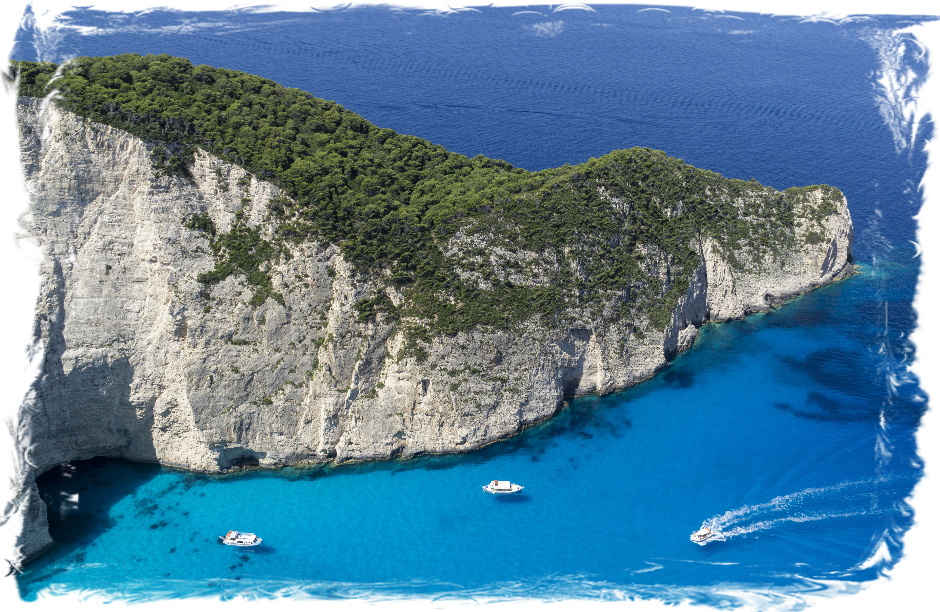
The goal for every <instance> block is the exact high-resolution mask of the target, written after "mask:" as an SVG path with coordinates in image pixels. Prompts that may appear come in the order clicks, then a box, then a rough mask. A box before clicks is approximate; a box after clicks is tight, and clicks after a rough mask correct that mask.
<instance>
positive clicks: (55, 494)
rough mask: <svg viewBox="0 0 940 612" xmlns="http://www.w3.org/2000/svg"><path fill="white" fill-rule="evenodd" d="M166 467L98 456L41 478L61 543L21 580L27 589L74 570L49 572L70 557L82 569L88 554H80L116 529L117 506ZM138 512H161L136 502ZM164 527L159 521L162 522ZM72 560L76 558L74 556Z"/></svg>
mask: <svg viewBox="0 0 940 612" xmlns="http://www.w3.org/2000/svg"><path fill="white" fill-rule="evenodd" d="M160 470H161V468H160V466H158V465H150V464H141V463H130V462H127V461H124V460H122V459H108V458H105V457H95V458H94V459H88V460H84V461H73V462H71V463H67V464H63V465H59V466H56V467H54V468H52V469H50V470H48V471H46V472H45V473H44V474H42V475H41V476H39V477H38V478H37V479H36V485H37V487H38V488H39V495H40V497H41V498H42V500H43V501H44V502H45V503H46V506H47V510H46V513H47V516H48V519H49V535H51V536H52V539H53V540H55V542H56V544H55V546H53V547H52V548H51V549H49V551H48V552H46V553H44V554H43V555H41V556H40V557H39V558H37V559H36V560H35V561H33V562H31V563H30V564H28V565H27V566H26V567H25V568H24V573H23V574H22V575H21V576H20V577H19V583H20V589H21V591H22V590H23V589H24V588H25V589H27V590H28V585H29V584H30V583H32V582H46V581H48V579H49V577H50V576H52V575H54V574H59V573H62V572H64V571H68V570H67V569H64V568H59V569H56V570H48V569H46V568H48V566H49V565H51V564H53V563H55V562H56V561H61V560H63V559H66V560H67V561H70V562H71V563H70V565H76V566H80V565H81V564H82V563H84V561H85V554H84V553H82V552H76V550H80V549H82V548H84V547H88V546H90V547H94V546H95V544H94V541H95V539H97V538H98V536H100V535H101V534H103V533H104V532H106V531H107V530H108V529H110V528H112V527H113V526H114V525H115V522H116V519H120V518H123V516H118V517H115V518H111V516H110V510H111V508H112V507H113V506H114V505H115V504H116V503H117V502H118V501H119V500H121V499H123V498H124V497H126V496H128V495H136V491H137V490H138V489H139V488H140V487H141V486H142V485H144V484H145V483H147V482H148V481H150V480H152V479H153V478H154V477H155V476H156V475H157V474H159V473H160ZM135 508H136V510H137V512H138V513H141V512H143V513H147V512H149V513H154V514H155V513H156V511H157V510H158V509H159V506H158V505H157V504H156V502H155V500H152V499H149V498H147V499H141V500H136V503H135ZM157 524H159V523H157ZM70 556H71V559H69V557H70Z"/></svg>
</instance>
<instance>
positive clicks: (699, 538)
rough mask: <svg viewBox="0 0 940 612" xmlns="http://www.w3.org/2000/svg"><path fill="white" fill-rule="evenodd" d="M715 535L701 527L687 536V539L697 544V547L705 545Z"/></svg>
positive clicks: (708, 529)
mask: <svg viewBox="0 0 940 612" xmlns="http://www.w3.org/2000/svg"><path fill="white" fill-rule="evenodd" d="M716 535H718V534H716V533H715V532H714V531H712V530H711V529H710V528H708V527H704V526H703V527H702V528H701V529H699V530H698V531H696V532H695V533H693V534H692V535H690V536H689V539H690V540H692V541H693V542H695V543H696V544H698V545H699V546H705V543H706V542H708V541H709V540H711V539H712V538H714V537H715V536H716Z"/></svg>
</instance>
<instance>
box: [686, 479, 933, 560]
mask: <svg viewBox="0 0 940 612" xmlns="http://www.w3.org/2000/svg"><path fill="white" fill-rule="evenodd" d="M918 477H919V472H911V473H909V474H897V475H892V476H876V477H872V478H866V479H863V480H853V481H846V482H840V483H838V484H835V485H831V486H828V487H814V488H809V489H803V490H802V491H797V492H795V493H790V494H788V495H780V496H778V497H775V498H773V499H772V500H770V501H769V502H766V503H763V504H756V505H747V506H742V507H740V508H736V509H734V510H728V511H727V512H725V513H724V514H719V515H716V516H713V517H712V518H710V519H707V520H706V521H705V522H704V523H702V527H708V528H710V529H711V530H712V531H713V532H714V533H715V537H714V538H713V540H716V541H726V540H728V539H729V538H732V537H734V536H738V535H743V534H746V533H754V532H755V531H764V530H767V529H772V528H774V527H776V526H777V525H780V524H782V523H787V522H792V523H805V522H809V521H822V520H826V519H836V518H849V517H854V516H865V515H875V514H885V513H895V512H899V511H901V510H902V508H899V507H898V506H897V505H896V504H890V505H887V506H882V505H879V503H878V499H879V496H881V495H883V494H885V493H890V492H891V491H892V490H893V489H899V488H900V487H903V486H905V485H909V484H910V483H911V482H912V481H913V480H914V479H916V478H918ZM888 559H889V560H890V555H889V557H888Z"/></svg>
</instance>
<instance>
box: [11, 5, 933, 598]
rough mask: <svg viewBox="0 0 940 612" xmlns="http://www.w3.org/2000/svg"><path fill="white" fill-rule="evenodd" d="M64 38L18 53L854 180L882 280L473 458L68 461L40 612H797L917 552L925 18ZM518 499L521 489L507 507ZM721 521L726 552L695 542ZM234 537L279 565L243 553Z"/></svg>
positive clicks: (265, 18) (572, 408) (713, 334)
mask: <svg viewBox="0 0 940 612" xmlns="http://www.w3.org/2000/svg"><path fill="white" fill-rule="evenodd" d="M562 8H563V7H562ZM67 16H68V21H67V22H66V23H65V24H64V26H65V27H63V28H61V29H60V30H58V33H57V35H56V36H57V38H56V37H50V36H45V37H40V36H38V35H37V34H36V33H35V32H34V31H32V30H30V29H28V28H26V29H23V30H21V31H20V34H19V37H18V39H17V40H18V43H17V46H16V50H15V53H14V57H15V58H16V59H28V60H35V59H49V60H54V61H60V60H62V59H64V58H67V57H69V56H74V55H110V54H117V53H127V52H137V53H141V54H146V53H169V54H172V55H179V56H184V57H187V58H189V59H190V60H192V62H193V63H194V64H203V63H204V64H209V65H213V66H221V67H226V68H233V69H238V70H243V71H247V72H251V73H255V74H259V75H262V76H265V77H268V78H271V79H274V80H276V81H278V82H280V83H282V84H284V85H287V86H292V87H298V88H301V89H304V90H306V91H309V92H311V93H313V94H314V95H316V96H318V97H321V98H326V99H331V100H336V101H337V102H339V103H341V104H342V105H344V106H345V107H346V108H349V109H351V110H353V111H355V112H357V113H359V114H361V115H362V116H364V117H365V118H366V119H368V120H370V121H372V122H373V123H376V124H378V125H380V126H383V127H390V128H393V129H395V130H396V131H398V132H399V133H408V134H413V135H416V136H420V137H422V138H426V139H428V140H431V141H432V142H435V143H439V144H442V145H444V146H446V147H448V148H450V149H452V150H455V151H458V152H460V153H465V154H467V155H470V156H473V155H476V154H480V153H482V154H484V155H487V156H490V157H496V158H502V159H505V160H507V161H509V162H510V163H512V164H514V165H516V166H521V167H524V168H527V169H530V170H538V169H542V168H546V167H550V166H556V165H561V164H564V163H572V164H575V163H579V162H583V161H586V160H587V159H589V158H590V157H592V156H600V155H603V154H605V153H608V152H610V151H611V150H614V149H621V148H629V147H633V146H647V147H652V148H656V149H661V150H664V151H666V152H667V153H668V154H670V155H673V156H676V157H680V158H682V159H684V160H685V161H687V162H689V163H691V164H694V165H696V166H699V167H702V168H707V169H710V170H714V171H716V172H720V173H722V174H723V175H725V176H729V177H736V178H741V179H745V180H747V179H750V178H752V177H753V178H756V179H757V180H759V181H761V182H762V183H765V184H769V185H772V186H774V187H777V188H780V189H783V188H787V187H790V186H793V185H808V184H818V183H827V184H831V185H835V186H837V187H839V188H840V189H841V190H842V191H843V192H844V193H845V195H846V196H847V198H848V201H849V206H850V208H851V211H852V217H853V222H854V224H855V239H856V242H855V254H856V260H857V262H858V263H859V264H860V265H861V272H860V274H858V275H856V276H854V277H851V278H849V279H847V280H845V281H843V282H840V283H837V284H835V285H831V286H828V287H825V288H823V289H819V290H817V291H814V292H812V293H810V294H808V295H806V296H804V297H802V298H799V299H796V300H794V301H792V302H791V303H788V304H787V305H785V306H783V307H781V308H780V309H779V310H777V311H775V312H771V313H767V314H762V315H754V316H751V317H748V318H747V319H745V320H740V321H735V322H730V323H724V324H718V325H708V326H706V327H705V328H704V330H703V333H702V334H701V335H700V337H699V339H698V340H697V342H696V344H695V346H694V347H693V348H692V349H691V350H689V351H688V352H686V353H684V354H682V355H680V356H679V357H678V358H676V359H675V361H674V362H673V363H671V364H670V365H669V366H668V367H667V368H666V369H665V370H664V371H663V372H661V373H660V374H659V375H658V376H657V377H655V378H654V379H651V380H649V381H647V382H645V383H643V384H640V385H638V386H636V387H634V388H632V389H629V390H627V391H625V392H623V393H619V394H615V395H610V396H606V397H600V398H598V397H585V398H579V399H576V400H574V401H572V402H570V404H569V406H568V407H567V408H566V409H565V410H563V411H562V412H561V413H560V414H559V415H558V416H556V417H555V418H553V419H551V420H550V421H548V422H545V423H543V424H541V425H539V426H537V427H533V428H532V429H530V430H527V431H525V432H524V433H522V434H520V435H518V436H516V437H514V438H511V439H508V440H506V441H503V442H500V443H498V444H494V445H491V446H489V447H487V448H484V449H481V450H477V451H474V452H471V453H468V454H464V455H456V456H446V457H427V458H421V459H416V460H410V461H392V462H387V463H375V464H367V465H358V466H340V467H329V468H320V469H313V470H310V469H306V470H302V469H293V468H284V469H280V470H271V471H254V472H249V473H243V474H240V475H226V476H204V475H196V474H189V473H186V472H182V471H177V470H173V469H166V468H160V467H158V466H151V465H141V464H130V463H126V462H122V461H117V460H106V459H92V460H88V461H77V462H75V463H74V464H72V465H69V466H64V467H62V468H59V469H55V470H53V471H51V472H48V473H47V474H46V475H44V476H43V477H42V478H40V491H41V493H42V495H43V497H44V498H45V499H46V500H47V502H48V503H49V520H50V529H51V532H52V535H53V537H54V538H55V539H56V541H57V542H58V545H57V546H56V547H55V548H53V549H52V550H51V551H50V552H48V553H46V554H45V555H43V556H42V557H41V558H40V559H38V560H36V561H35V562H33V563H31V564H30V565H28V566H27V567H26V568H25V572H24V573H23V575H21V576H20V577H19V585H20V592H21V594H22V597H23V598H24V599H26V600H32V599H35V598H36V597H37V594H38V593H39V592H41V591H43V590H45V591H46V592H49V593H60V592H69V591H73V592H74V591H78V590H92V591H99V592H101V593H103V594H105V595H106V596H108V597H113V598H115V599H130V600H135V601H136V600H144V599H159V598H166V597H186V596H192V595H206V594H208V595H218V596H223V597H226V596H231V595H236V594H253V595H257V596H259V597H266V596H269V595H270V594H272V593H276V592H286V591H291V590H292V591H291V592H294V593H297V594H300V593H307V594H312V595H315V596H319V597H337V596H340V597H345V596H357V597H358V596H380V597H397V596H415V595H417V596H422V597H424V596H439V595H455V596H457V597H471V596H478V597H479V596H484V597H486V596H496V597H534V598H539V599H546V598H550V597H587V598H605V599H610V598H613V599H617V598H629V597H640V598H654V599H661V600H665V601H670V602H675V601H696V602H701V603H705V604H709V605H713V606H717V607H727V606H730V605H733V604H734V597H733V596H730V595H728V593H727V592H723V593H722V594H721V595H720V596H719V595H717V594H715V593H716V590H715V589H716V587H719V586H720V587H722V588H723V590H724V591H727V590H728V589H740V590H743V591H748V590H758V589H759V590H761V591H762V592H765V593H766V592H771V593H776V594H778V595H779V596H781V597H795V598H799V597H800V596H801V595H804V594H807V593H814V592H818V591H820V590H822V589H825V585H827V584H831V581H868V580H872V579H875V578H877V577H878V576H879V575H881V574H882V573H883V572H884V571H885V570H886V569H888V568H890V567H891V566H893V564H894V563H896V562H897V560H898V559H899V558H901V557H902V556H903V543H904V533H905V531H906V529H907V528H908V527H909V526H910V525H911V523H912V521H913V520H914V516H913V514H912V510H911V508H910V507H909V506H908V505H907V504H906V502H905V497H906V496H907V495H908V494H909V493H910V491H911V489H912V488H913V486H914V484H915V483H916V482H917V480H918V478H919V477H920V475H921V469H922V465H921V462H920V460H919V458H918V456H917V452H916V448H915V444H914V437H913V436H914V433H915V430H916V428H917V426H918V423H919V420H920V417H921V415H922V413H923V411H924V410H925V409H926V398H925V397H924V394H923V392H922V391H921V390H920V389H919V387H918V384H917V381H916V380H915V379H914V378H913V377H912V375H911V374H910V373H909V372H908V370H907V366H908V365H909V364H910V362H911V360H912V358H913V353H912V347H911V345H910V344H909V342H908V341H907V335H908V334H909V333H910V332H911V331H912V330H913V329H914V326H915V313H914V311H913V309H912V306H911V302H912V298H913V295H914V289H915V283H916V279H917V274H918V265H919V260H918V259H917V258H916V257H915V255H916V252H917V249H916V248H915V246H914V245H913V244H912V243H911V241H913V240H915V229H916V225H915V222H914V221H913V220H912V219H911V217H912V215H913V214H915V213H916V212H917V211H918V209H919V207H920V204H921V200H920V196H919V194H918V192H917V184H918V183H919V182H920V179H921V177H922V175H923V172H924V168H925V163H926V158H925V156H924V154H923V152H922V144H923V142H924V139H925V138H926V137H927V136H929V134H930V129H931V126H930V125H924V126H921V127H920V131H919V132H918V133H917V134H916V136H915V137H913V139H912V130H911V129H910V126H909V125H907V124H905V123H904V121H903V114H901V113H898V112H897V109H898V104H897V103H896V101H897V100H900V101H903V100H904V95H900V96H895V98H892V95H890V94H889V92H886V91H884V90H883V89H882V88H881V87H880V85H879V79H880V77H881V76H882V75H884V74H885V71H886V70H898V71H903V70H908V69H909V70H911V71H912V74H913V75H914V78H915V80H916V79H922V78H923V75H924V72H925V70H926V64H925V63H923V61H922V59H920V58H919V57H918V48H917V46H916V45H915V44H912V43H911V42H910V41H907V42H904V41H903V39H902V37H899V36H897V35H892V33H891V32H892V30H893V29H896V28H898V27H903V26H905V25H909V24H910V23H911V22H910V21H900V20H897V19H890V18H877V19H868V20H855V21H851V22H844V23H842V24H834V23H829V22H818V23H804V22H800V20H797V19H788V18H774V17H770V16H766V15H765V16H758V15H753V14H734V15H731V14H724V15H718V14H713V13H707V12H703V11H696V10H691V9H677V8H672V9H670V10H669V11H662V10H642V11H641V10H639V8H638V7H618V6H600V7H596V8H595V10H593V11H587V10H574V9H570V10H559V9H557V8H556V9H552V8H549V7H534V8H533V7H528V8H527V9H493V8H490V9H481V10H479V11H463V12H453V13H451V14H443V13H428V12H421V11H403V10H390V9H382V8H374V9H351V10H342V11H334V12H324V13H305V14H285V13H255V12H249V11H241V12H226V13H173V12H161V11H152V12H147V13H144V14H140V15H138V16H134V15H130V14H129V15H114V14H108V13H103V12H98V11H93V10H80V11H75V12H72V13H68V14H67ZM27 25H28V24H27ZM53 43H55V44H53ZM892 100H895V102H892ZM892 117H895V120H892V119H891V118H892ZM898 117H900V119H897V118H898ZM912 142H913V144H912ZM905 143H906V144H905ZM494 478H499V479H511V480H513V481H514V482H518V483H521V484H523V485H524V486H525V489H524V491H523V492H522V493H520V494H516V495H513V496H505V497H499V496H491V495H487V494H485V493H483V492H482V491H481V489H480V487H481V485H483V484H485V483H487V482H488V481H490V480H492V479H494ZM706 521H707V522H708V524H710V525H712V526H713V527H715V528H716V529H718V530H719V531H720V532H721V533H723V534H724V539H723V540H722V541H716V542H712V543H710V544H708V545H706V546H697V545H695V544H693V543H692V542H690V541H689V534H690V533H691V532H692V531H694V530H696V529H698V528H699V526H701V525H702V524H703V522H706ZM229 529H239V530H245V531H253V532H255V533H258V534H259V535H261V536H262V537H263V538H264V545H263V546H262V547H260V548H258V549H251V550H240V549H234V548H232V547H226V546H221V545H219V544H218V543H217V542H216V538H217V536H218V535H219V534H222V533H225V531H227V530H229Z"/></svg>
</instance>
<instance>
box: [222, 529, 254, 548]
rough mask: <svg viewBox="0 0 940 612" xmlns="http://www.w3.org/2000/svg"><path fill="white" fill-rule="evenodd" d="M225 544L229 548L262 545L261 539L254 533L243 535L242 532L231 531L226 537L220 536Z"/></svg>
mask: <svg viewBox="0 0 940 612" xmlns="http://www.w3.org/2000/svg"><path fill="white" fill-rule="evenodd" d="M219 539H220V540H222V543H223V544H227V545H229V546H257V545H258V544H261V538H259V537H258V536H256V535H255V534H253V533H242V532H241V531H229V532H228V533H226V534H225V535H224V536H219Z"/></svg>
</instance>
